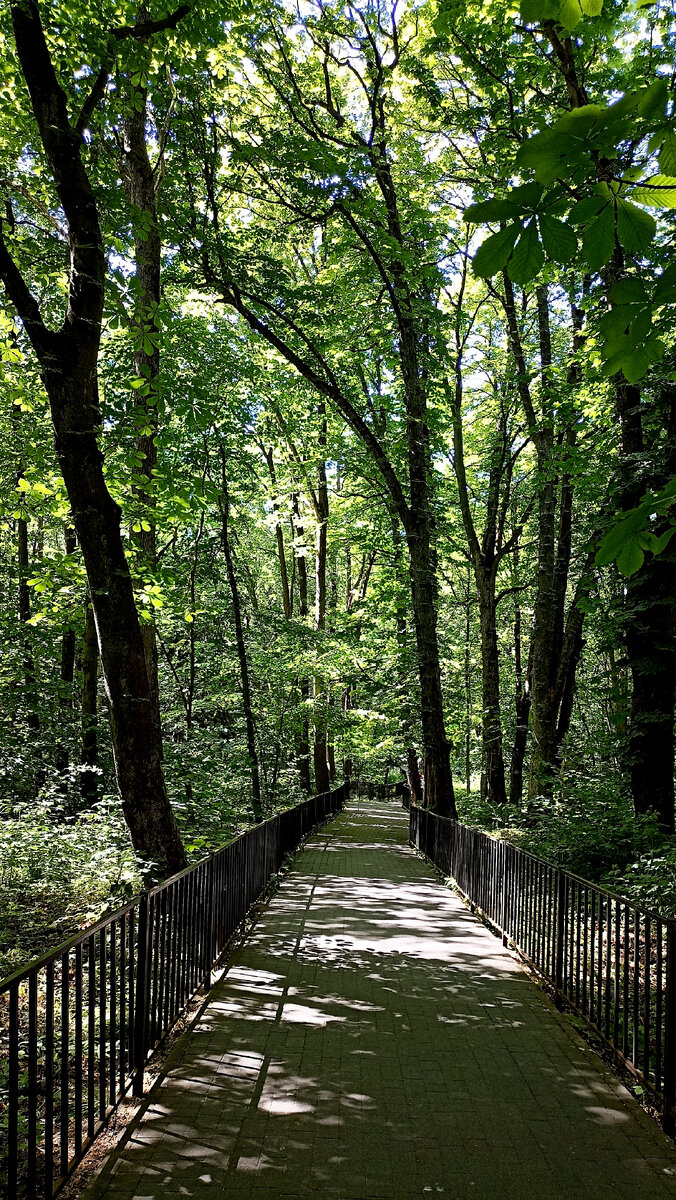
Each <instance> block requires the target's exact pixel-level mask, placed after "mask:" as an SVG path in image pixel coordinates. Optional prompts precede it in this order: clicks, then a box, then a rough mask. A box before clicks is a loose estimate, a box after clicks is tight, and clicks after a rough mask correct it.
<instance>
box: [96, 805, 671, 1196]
mask: <svg viewBox="0 0 676 1200" xmlns="http://www.w3.org/2000/svg"><path fill="white" fill-rule="evenodd" d="M407 828H408V827H407V818H406V814H405V813H403V812H402V811H401V810H399V809H397V808H395V806H394V805H393V804H392V805H387V804H382V803H381V804H374V803H367V802H363V803H359V802H354V801H353V802H351V803H350V805H349V808H348V810H347V812H345V813H344V814H342V815H341V816H340V817H339V818H338V819H337V820H336V821H334V822H331V823H329V824H328V825H327V826H325V827H324V828H323V829H321V830H320V831H319V832H318V833H316V834H315V835H314V836H313V837H312V838H311V839H310V841H309V842H308V843H307V845H306V847H305V848H304V849H303V850H302V851H301V853H300V854H299V855H298V856H297V857H296V859H295V861H294V864H293V867H292V869H291V871H290V872H289V874H288V875H286V877H285V878H284V880H283V883H282V885H281V887H280V889H279V891H278V892H277V894H276V895H275V897H274V899H273V900H272V901H271V903H270V904H269V905H268V906H267V908H266V909H265V910H264V912H263V913H262V915H261V917H260V918H259V920H258V922H257V924H256V926H255V928H254V930H253V932H252V934H251V936H250V937H249V938H248V939H247V941H246V943H245V944H244V945H243V946H242V948H241V949H240V950H239V951H238V952H237V953H236V954H235V956H234V958H233V960H232V962H231V964H230V966H229V968H228V970H227V973H226V974H225V975H224V977H223V979H222V980H221V982H220V983H218V984H217V985H216V986H215V987H214V989H213V991H212V993H211V996H210V998H209V1002H208V1004H207V1005H206V1006H205V1008H204V1011H203V1013H202V1015H201V1017H200V1019H199V1020H198V1022H197V1024H196V1025H195V1026H193V1028H192V1030H191V1031H190V1032H189V1033H188V1034H187V1035H186V1036H185V1038H184V1039H183V1040H182V1041H181V1042H180V1043H179V1044H178V1046H177V1049H176V1050H175V1051H174V1053H173V1054H172V1056H171V1058H170V1060H169V1062H168V1064H167V1070H166V1073H165V1075H164V1077H163V1078H162V1079H161V1080H160V1081H159V1082H158V1084H157V1085H156V1086H155V1088H154V1089H153V1091H152V1093H151V1095H150V1097H149V1100H148V1103H147V1105H146V1107H145V1109H144V1111H143V1112H142V1114H141V1116H140V1117H139V1118H137V1120H136V1121H135V1123H134V1125H133V1126H132V1127H131V1133H130V1136H129V1137H128V1139H127V1141H126V1144H123V1145H122V1146H121V1148H118V1150H117V1151H116V1152H114V1154H113V1155H112V1156H111V1158H110V1160H109V1161H108V1163H107V1164H106V1166H105V1167H104V1170H103V1172H102V1173H101V1175H100V1176H99V1178H98V1179H97V1180H96V1181H95V1183H94V1184H93V1185H92V1187H91V1188H90V1189H89V1191H88V1193H87V1197H86V1200H159V1198H160V1197H165V1196H167V1195H175V1196H198V1197H207V1196H214V1197H219V1198H221V1197H222V1198H223V1200H235V1197H237V1198H238V1200H246V1198H251V1200H273V1198H274V1200H281V1198H285V1200H305V1198H310V1197H315V1196H316V1197H319V1196H323V1197H324V1196H325V1197H332V1198H337V1200H370V1198H372V1200H376V1198H396V1200H413V1198H414V1197H415V1198H416V1200H417V1198H420V1200H427V1198H428V1197H433V1196H437V1195H442V1196H445V1197H452V1198H454V1200H512V1198H513V1200H530V1198H535V1200H554V1198H556V1197H559V1198H560V1197H566V1198H570V1200H573V1198H574V1200H578V1198H580V1197H587V1196H589V1197H594V1198H595V1200H622V1198H625V1197H626V1198H627V1200H629V1198H630V1197H631V1200H653V1198H654V1200H658V1198H663V1197H668V1196H671V1197H676V1152H675V1151H674V1147H673V1146H672V1143H670V1142H668V1140H667V1139H666V1138H665V1137H664V1136H663V1135H662V1133H661V1132H660V1130H659V1129H658V1128H657V1126H655V1125H654V1124H653V1122H651V1121H650V1119H649V1118H648V1117H647V1116H646V1115H645V1114H644V1113H643V1112H642V1111H641V1109H640V1108H639V1106H638V1105H637V1104H636V1102H635V1101H634V1100H633V1099H632V1098H631V1097H630V1096H629V1095H628V1093H627V1092H626V1091H625V1089H624V1088H623V1087H622V1086H621V1085H620V1084H619V1082H618V1081H617V1080H615V1079H614V1078H613V1077H611V1076H609V1075H608V1073H607V1072H606V1071H605V1069H604V1068H603V1065H602V1064H601V1062H600V1060H599V1059H598V1058H597V1057H596V1056H594V1055H593V1054H591V1053H590V1052H589V1051H588V1050H587V1048H586V1047H584V1046H583V1045H581V1043H580V1038H579V1036H577V1035H576V1033H575V1029H574V1027H573V1026H572V1025H571V1024H570V1023H569V1022H568V1021H567V1020H566V1019H564V1018H562V1017H560V1016H559V1015H558V1014H557V1013H556V1012H555V1010H554V1009H553V1008H552V1007H551V1005H550V1004H549V1003H548V1002H547V1001H546V1000H545V999H543V997H542V996H541V994H540V992H539V991H538V989H537V988H536V986H535V985H534V984H533V983H532V982H531V981H530V980H529V979H528V977H527V975H526V974H525V972H524V971H523V969H522V968H521V967H520V965H519V964H518V963H517V962H516V961H515V960H514V958H513V957H512V956H511V955H510V954H509V953H508V952H507V951H505V950H503V947H502V945H501V942H500V941H499V939H497V938H494V937H493V936H492V935H491V934H490V933H489V932H488V931H487V930H486V929H485V928H484V926H483V925H481V923H480V922H479V921H478V920H477V919H476V918H475V917H473V916H472V915H471V914H470V913H469V912H468V910H467V909H466V908H465V907H464V906H463V905H462V904H461V903H460V902H459V901H458V899H457V898H456V897H455V896H454V895H453V894H452V893H451V892H449V891H448V890H447V889H446V888H444V887H443V886H441V885H440V883H439V882H438V880H437V877H436V876H435V874H434V873H433V871H432V870H431V869H430V868H429V867H428V866H427V865H426V864H425V863H424V862H422V861H421V860H420V859H418V858H417V857H416V856H415V854H414V853H413V852H412V851H411V850H409V849H408V847H407V845H406V841H407Z"/></svg>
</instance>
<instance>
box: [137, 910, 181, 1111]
mask: <svg viewBox="0 0 676 1200" xmlns="http://www.w3.org/2000/svg"><path fill="white" fill-rule="evenodd" d="M148 907H149V905H148V893H147V892H144V894H143V895H142V896H141V897H140V899H139V905H138V926H137V934H136V938H137V940H136V947H137V950H136V994H135V997H134V1083H133V1093H134V1095H135V1096H142V1095H143V1071H144V1067H145V1061H146V1054H147V1052H148V1045H147V1025H148V949H149V943H150V928H149V922H148ZM175 949H176V948H175V946H174V947H172V948H171V953H175Z"/></svg>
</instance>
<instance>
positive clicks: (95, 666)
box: [80, 602, 99, 808]
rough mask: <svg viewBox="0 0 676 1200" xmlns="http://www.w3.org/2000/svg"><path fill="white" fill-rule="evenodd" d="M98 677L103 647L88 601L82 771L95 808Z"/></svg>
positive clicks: (86, 797)
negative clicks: (97, 635) (98, 639)
mask: <svg viewBox="0 0 676 1200" xmlns="http://www.w3.org/2000/svg"><path fill="white" fill-rule="evenodd" d="M98 678H99V647H98V642H97V638H96V622H95V620H94V610H93V608H92V606H91V604H90V603H89V602H88V603H87V606H86V610H85V628H84V636H83V639H82V706H81V722H82V753H81V762H82V772H81V775H80V795H81V796H82V802H83V804H84V805H85V807H86V808H91V806H92V805H93V804H95V803H96V801H97V800H98V798H99V785H98V779H99V775H98V771H97V769H96V768H97V767H98V765H99V735H98V708H97V699H98Z"/></svg>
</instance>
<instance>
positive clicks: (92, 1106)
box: [0, 782, 349, 1200]
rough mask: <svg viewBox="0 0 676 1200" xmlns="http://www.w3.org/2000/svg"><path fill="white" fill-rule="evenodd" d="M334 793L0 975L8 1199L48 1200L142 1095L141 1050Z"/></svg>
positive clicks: (174, 1014) (3, 1178)
mask: <svg viewBox="0 0 676 1200" xmlns="http://www.w3.org/2000/svg"><path fill="white" fill-rule="evenodd" d="M348 796H349V782H346V783H344V784H343V785H341V787H339V788H336V789H335V790H334V791H333V792H325V793H323V794H321V795H319V796H313V797H311V798H310V799H308V800H305V801H304V802H303V803H302V804H299V805H296V807H294V808H291V809H287V810H286V811H284V812H281V813H279V814H277V815H276V816H274V817H271V818H270V819H269V820H267V821H263V822H261V823H260V824H258V825H255V826H254V827H253V828H252V829H249V830H247V831H246V832H245V833H243V834H240V835H239V836H238V837H236V838H234V839H233V840H232V841H231V842H228V843H227V844H226V845H225V846H221V847H220V848H219V849H218V850H215V851H214V852H213V853H212V854H209V855H207V856H206V857H205V858H203V859H201V860H200V861H199V862H197V863H194V864H192V866H190V867H187V868H186V869H185V870H183V871H180V872H179V873H178V874H177V875H173V876H172V877H171V878H170V879H167V880H165V881H164V882H163V883H161V884H158V885H157V886H156V887H154V888H152V889H151V890H149V891H147V892H144V893H142V894H141V895H139V896H136V897H135V898H134V899H133V900H131V901H129V902H128V903H126V904H124V905H123V906H122V907H120V908H118V909H116V911H115V912H113V913H110V914H109V915H108V916H106V917H103V918H102V919H101V920H99V921H97V922H96V923H95V924H93V925H91V926H89V927H88V928H87V929H85V930H82V931H80V932H79V933H78V934H77V935H75V936H73V937H71V938H69V939H68V940H67V941H65V942H62V943H61V945H59V946H57V947H56V948H55V949H54V950H51V951H49V952H48V953H47V954H45V955H43V956H42V957H41V958H38V959H36V960H35V961H34V962H32V963H29V964H28V965H27V966H26V967H23V968H21V969H20V970H19V971H16V972H14V974H13V975H11V976H9V977H8V978H7V979H4V980H2V981H0V1039H1V1042H2V1044H0V1102H2V1101H3V1100H5V1099H6V1106H7V1107H6V1117H5V1119H6V1122H7V1137H6V1139H3V1140H4V1146H3V1145H2V1143H0V1147H1V1148H0V1190H2V1186H3V1184H5V1183H6V1195H7V1197H8V1200H19V1198H21V1200H36V1198H37V1197H45V1200H50V1197H51V1196H52V1195H53V1194H54V1193H56V1192H57V1191H58V1190H59V1188H60V1187H61V1186H62V1184H63V1183H64V1182H65V1180H66V1179H67V1178H68V1177H69V1175H70V1174H71V1173H72V1171H73V1170H74V1168H75V1167H76V1166H77V1164H78V1163H79V1162H80V1161H81V1159H82V1158H83V1157H84V1154H85V1153H86V1151H87V1149H88V1147H89V1146H90V1145H91V1142H92V1141H93V1140H94V1138H95V1137H96V1136H97V1134H98V1132H99V1130H100V1129H101V1128H102V1127H103V1125H104V1124H105V1123H106V1121H107V1120H108V1118H109V1117H110V1115H111V1113H113V1112H114V1111H115V1109H116V1107H117V1106H118V1104H119V1103H120V1101H121V1100H122V1098H123V1097H124V1096H125V1095H127V1094H128V1093H129V1091H130V1090H132V1091H133V1093H134V1095H137V1096H140V1095H142V1094H143V1084H144V1071H145V1065H146V1061H147V1059H148V1057H149V1056H150V1054H151V1053H152V1052H153V1050H154V1049H155V1047H156V1046H157V1045H159V1043H160V1042H161V1041H162V1039H163V1038H164V1036H165V1035H166V1034H167V1033H168V1031H169V1030H170V1029H171V1028H172V1026H173V1025H174V1024H175V1023H176V1020H177V1019H178V1017H179V1016H180V1015H181V1013H182V1012H184V1011H185V1009H186V1007H187V1005H188V1004H189V1003H190V1001H191V999H192V997H193V996H194V995H195V993H196V991H197V990H198V988H199V987H200V986H201V985H202V984H203V983H206V984H207V986H208V985H209V984H210V980H211V972H212V969H213V967H214V965H215V963H216V962H217V961H218V959H219V958H220V956H221V954H222V952H223V950H224V948H225V946H226V945H227V943H228V941H229V940H230V938H231V937H232V935H233V934H234V932H235V930H236V929H237V928H238V926H239V925H240V924H241V922H242V920H243V919H244V917H245V915H246V913H247V911H248V909H249V908H250V906H251V905H252V904H253V903H254V901H255V900H256V899H257V897H258V896H260V895H261V893H262V892H263V890H264V888H265V886H266V884H267V883H268V881H269V879H270V877H271V876H272V874H273V873H274V872H275V871H276V870H277V869H278V868H279V866H280V865H281V863H282V861H283V859H284V857H285V855H286V854H287V853H289V852H290V851H293V850H294V849H296V848H297V847H298V845H299V844H300V842H301V841H302V839H303V837H304V836H305V834H307V833H309V832H310V830H311V829H313V828H315V827H316V826H317V825H318V824H320V823H321V822H323V821H325V820H326V819H327V818H328V817H330V816H332V815H333V814H334V813H336V812H338V811H339V810H340V809H341V808H342V807H343V804H344V802H345V800H346V799H347V797H348ZM0 1120H2V1103H0ZM0 1132H1V1126H0Z"/></svg>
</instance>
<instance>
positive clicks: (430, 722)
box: [408, 522, 458, 820]
mask: <svg viewBox="0 0 676 1200" xmlns="http://www.w3.org/2000/svg"><path fill="white" fill-rule="evenodd" d="M426 533H427V530H426V528H425V523H424V522H421V523H420V524H419V525H418V530H414V531H413V532H412V534H411V535H409V536H408V549H409V556H410V564H411V590H412V593H413V618H414V624H415V636H416V646H417V650H418V668H419V672H420V720H421V725H422V738H423V747H424V754H425V803H426V806H427V807H428V808H429V809H431V811H432V812H436V813H438V814H439V815H440V816H444V817H452V818H453V819H455V820H457V815H458V814H457V809H456V807H455V794H454V791H453V777H452V775H451V764H450V761H449V750H450V747H449V744H448V739H447V737H446V728H445V725H444V707H443V696H442V691H441V662H440V659H439V643H438V640H437V611H436V592H437V587H436V578H435V573H434V570H433V567H432V564H431V562H430V557H431V555H430V545H429V539H428V537H427V536H426Z"/></svg>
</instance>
